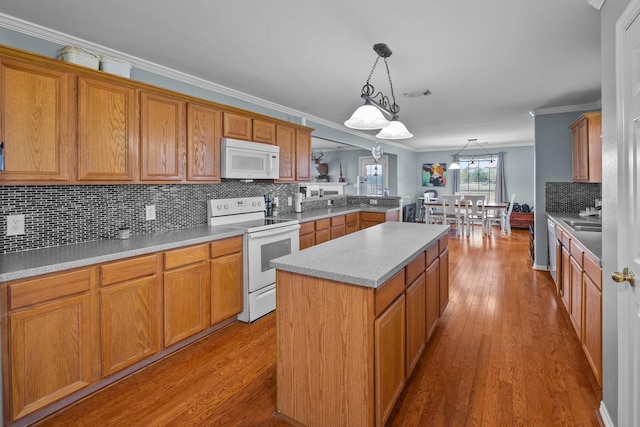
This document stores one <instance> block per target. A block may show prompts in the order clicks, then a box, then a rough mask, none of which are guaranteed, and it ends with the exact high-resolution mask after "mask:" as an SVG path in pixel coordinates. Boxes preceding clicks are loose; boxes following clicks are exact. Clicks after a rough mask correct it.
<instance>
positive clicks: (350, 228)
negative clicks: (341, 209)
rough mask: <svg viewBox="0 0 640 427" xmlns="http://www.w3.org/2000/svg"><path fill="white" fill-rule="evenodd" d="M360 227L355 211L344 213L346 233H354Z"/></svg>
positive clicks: (358, 216)
mask: <svg viewBox="0 0 640 427" xmlns="http://www.w3.org/2000/svg"><path fill="white" fill-rule="evenodd" d="M359 229H360V215H358V213H357V212H353V213H349V214H347V215H346V224H345V232H346V233H347V234H351V233H355V232H356V231H358V230H359Z"/></svg>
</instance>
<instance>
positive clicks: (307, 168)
mask: <svg viewBox="0 0 640 427" xmlns="http://www.w3.org/2000/svg"><path fill="white" fill-rule="evenodd" d="M296 181H311V133H310V132H307V131H303V130H300V129H297V130H296Z"/></svg>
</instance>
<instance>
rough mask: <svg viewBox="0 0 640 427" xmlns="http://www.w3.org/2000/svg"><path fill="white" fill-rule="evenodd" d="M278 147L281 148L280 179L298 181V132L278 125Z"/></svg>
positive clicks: (282, 180)
mask: <svg viewBox="0 0 640 427" xmlns="http://www.w3.org/2000/svg"><path fill="white" fill-rule="evenodd" d="M276 145H277V146H278V147H280V179H279V180H278V181H281V182H291V181H295V179H296V130H295V129H294V128H290V127H286V126H281V125H277V126H276Z"/></svg>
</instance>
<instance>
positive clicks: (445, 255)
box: [438, 248, 449, 316]
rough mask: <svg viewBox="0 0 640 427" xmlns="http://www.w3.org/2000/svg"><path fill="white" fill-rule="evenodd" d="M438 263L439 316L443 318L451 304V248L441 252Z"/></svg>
mask: <svg viewBox="0 0 640 427" xmlns="http://www.w3.org/2000/svg"><path fill="white" fill-rule="evenodd" d="M438 263H439V267H440V282H439V289H438V298H439V300H440V313H439V316H442V313H444V309H445V308H447V304H448V303H449V248H446V249H445V250H443V251H442V252H440V257H439V258H438Z"/></svg>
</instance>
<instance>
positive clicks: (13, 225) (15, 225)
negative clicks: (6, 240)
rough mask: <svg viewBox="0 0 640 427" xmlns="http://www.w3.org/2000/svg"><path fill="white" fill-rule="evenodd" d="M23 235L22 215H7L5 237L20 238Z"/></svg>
mask: <svg viewBox="0 0 640 427" xmlns="http://www.w3.org/2000/svg"><path fill="white" fill-rule="evenodd" d="M23 234H25V233H24V215H7V236H21V235H23Z"/></svg>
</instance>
